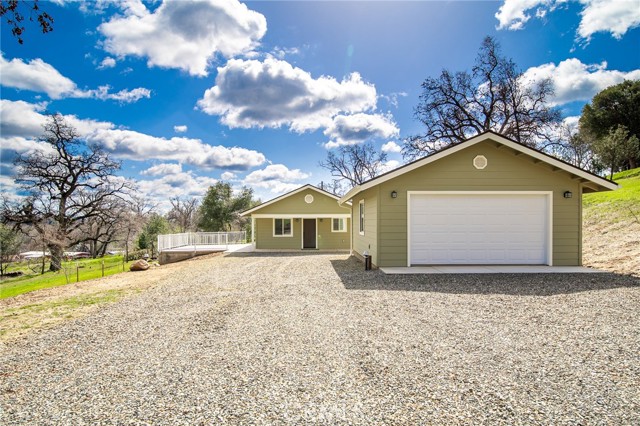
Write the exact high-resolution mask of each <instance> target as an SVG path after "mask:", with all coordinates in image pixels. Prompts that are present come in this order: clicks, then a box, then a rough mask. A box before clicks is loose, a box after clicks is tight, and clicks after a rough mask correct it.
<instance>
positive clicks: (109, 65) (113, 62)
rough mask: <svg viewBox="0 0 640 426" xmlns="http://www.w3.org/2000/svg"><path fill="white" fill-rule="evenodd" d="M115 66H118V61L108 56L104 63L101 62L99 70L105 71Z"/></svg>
mask: <svg viewBox="0 0 640 426" xmlns="http://www.w3.org/2000/svg"><path fill="white" fill-rule="evenodd" d="M115 66H116V60H115V59H113V58H112V57H110V56H107V57H106V58H104V59H103V60H102V62H100V65H98V69H99V70H103V69H106V68H113V67H115Z"/></svg>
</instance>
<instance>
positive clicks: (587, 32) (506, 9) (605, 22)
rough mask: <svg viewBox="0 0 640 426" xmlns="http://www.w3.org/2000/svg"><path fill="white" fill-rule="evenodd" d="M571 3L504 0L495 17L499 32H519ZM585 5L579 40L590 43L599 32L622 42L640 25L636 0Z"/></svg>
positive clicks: (595, 0) (591, 0) (592, 0)
mask: <svg viewBox="0 0 640 426" xmlns="http://www.w3.org/2000/svg"><path fill="white" fill-rule="evenodd" d="M568 1H569V0H505V2H504V3H503V4H502V6H500V9H499V10H498V12H497V13H496V14H495V17H496V18H497V19H498V22H499V24H498V29H505V28H508V29H510V30H520V29H522V28H524V25H525V24H526V23H527V21H529V19H531V14H530V11H532V10H533V9H535V16H536V17H537V18H539V19H542V18H544V17H545V16H546V15H547V13H548V12H553V11H554V10H555V9H556V8H557V7H558V6H561V5H563V4H565V3H567V2H568ZM579 3H580V4H581V5H582V11H581V12H580V16H581V20H580V25H579V27H578V36H579V38H582V39H584V40H587V41H588V40H589V39H590V38H591V36H592V35H593V34H595V33H598V32H608V33H611V35H612V36H613V37H615V38H617V39H620V38H621V37H622V36H623V35H624V34H626V32H627V31H628V30H629V29H631V28H635V27H637V26H639V25H640V7H639V6H638V2H637V1H636V0H579Z"/></svg>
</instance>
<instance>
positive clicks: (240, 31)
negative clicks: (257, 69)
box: [98, 0, 267, 76]
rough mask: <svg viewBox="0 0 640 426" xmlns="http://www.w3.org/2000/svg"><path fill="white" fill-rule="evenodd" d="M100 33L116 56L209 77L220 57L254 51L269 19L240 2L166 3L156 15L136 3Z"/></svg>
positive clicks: (100, 27)
mask: <svg viewBox="0 0 640 426" xmlns="http://www.w3.org/2000/svg"><path fill="white" fill-rule="evenodd" d="M98 30H99V31H100V32H101V33H102V34H103V35H104V36H105V37H106V39H105V41H104V48H105V49H106V51H108V52H110V53H112V54H114V55H117V56H126V55H133V56H138V57H145V58H147V64H148V65H149V66H159V67H167V68H179V69H182V70H184V71H186V72H188V73H189V74H191V75H198V76H205V75H207V68H208V65H209V63H210V62H211V61H212V60H213V59H214V58H215V55H216V54H221V55H223V56H225V57H233V56H235V55H239V54H242V53H245V52H249V51H251V50H252V49H253V48H255V47H256V46H257V44H258V42H259V40H260V39H261V38H262V37H263V36H264V34H265V33H266V31H267V21H266V19H265V17H264V16H263V15H261V14H260V13H258V12H255V11H253V10H250V9H249V8H247V6H246V5H244V4H242V3H240V2H239V1H237V0H227V1H221V0H205V1H199V2H186V1H164V2H163V3H162V4H161V5H160V6H159V7H158V8H157V9H155V10H154V11H153V12H150V11H149V10H148V9H147V8H146V7H145V6H144V5H143V4H142V3H140V2H134V3H131V4H130V5H129V8H128V9H127V11H126V12H125V15H124V16H116V17H113V18H111V19H110V20H109V21H107V22H105V23H103V24H101V25H100V26H99V27H98Z"/></svg>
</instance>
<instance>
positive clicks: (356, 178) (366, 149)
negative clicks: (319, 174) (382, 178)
mask: <svg viewBox="0 0 640 426" xmlns="http://www.w3.org/2000/svg"><path fill="white" fill-rule="evenodd" d="M385 161H387V154H386V153H384V152H378V151H376V149H375V148H374V146H373V144H372V143H370V142H368V143H365V144H362V145H344V146H341V147H340V148H338V150H337V152H334V151H329V152H328V153H327V158H326V159H325V160H324V161H321V162H320V163H319V164H320V167H323V168H325V169H327V170H329V171H330V172H331V176H333V177H335V178H337V179H336V180H338V181H339V182H346V183H347V184H349V185H350V186H351V187H353V186H355V185H359V184H361V183H362V182H364V181H367V180H369V179H371V178H374V177H376V176H377V175H379V174H380V173H381V172H382V170H383V166H384V162H385Z"/></svg>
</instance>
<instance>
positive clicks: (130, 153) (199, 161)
mask: <svg viewBox="0 0 640 426" xmlns="http://www.w3.org/2000/svg"><path fill="white" fill-rule="evenodd" d="M87 140H88V141H89V142H92V143H99V144H101V145H102V146H103V147H104V148H105V149H106V150H107V151H110V152H112V153H114V155H116V156H117V157H118V158H124V159H128V160H138V161H141V160H147V159H151V158H155V159H158V160H163V161H179V162H181V163H185V164H190V165H194V166H199V167H205V168H221V169H237V170H247V169H249V168H251V167H257V166H259V165H261V164H262V163H264V162H265V160H266V159H265V157H264V155H263V154H262V153H260V152H258V151H253V150H249V149H245V148H239V147H232V148H227V147H225V146H221V145H217V146H212V145H208V144H206V143H204V142H202V141H201V140H200V139H189V138H179V137H173V138H171V139H166V138H162V137H155V136H151V135H147V134H144V133H139V132H135V131H132V130H120V129H112V130H98V131H95V132H93V133H91V134H90V135H88V136H87Z"/></svg>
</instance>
